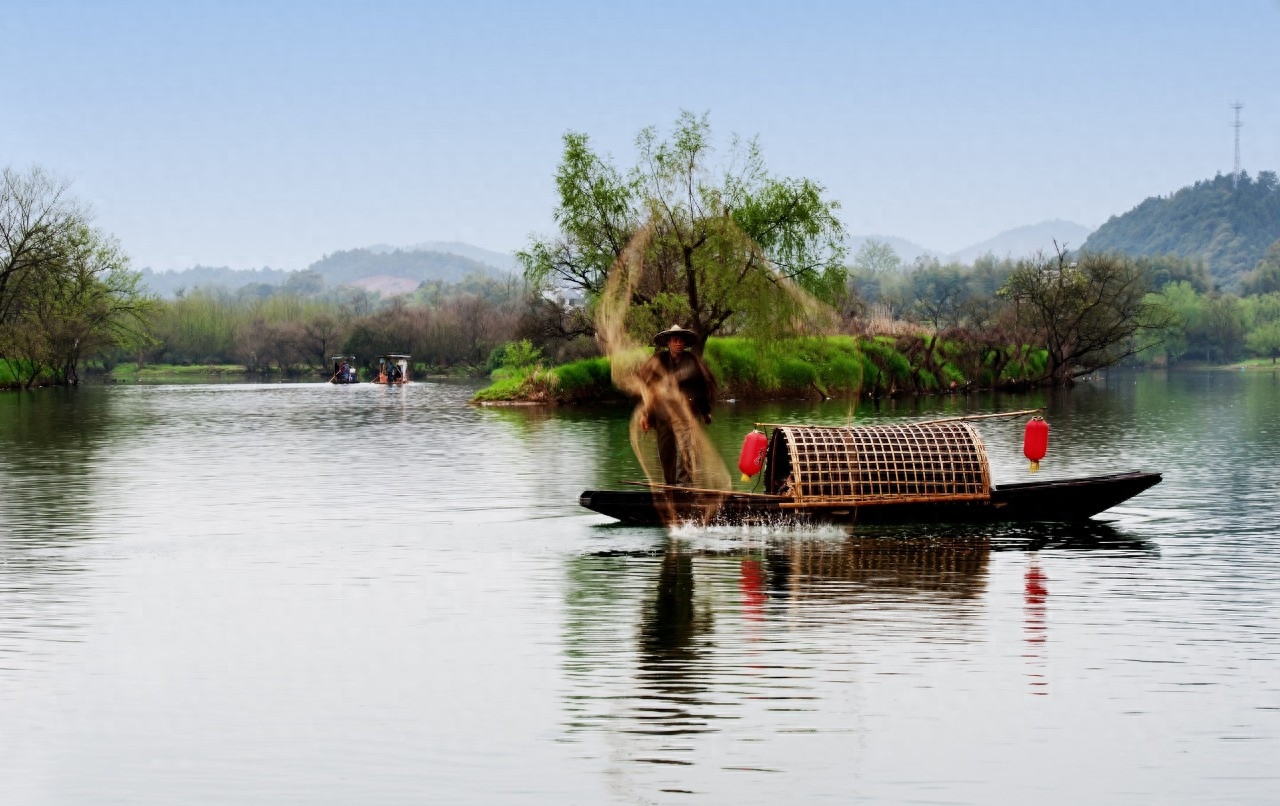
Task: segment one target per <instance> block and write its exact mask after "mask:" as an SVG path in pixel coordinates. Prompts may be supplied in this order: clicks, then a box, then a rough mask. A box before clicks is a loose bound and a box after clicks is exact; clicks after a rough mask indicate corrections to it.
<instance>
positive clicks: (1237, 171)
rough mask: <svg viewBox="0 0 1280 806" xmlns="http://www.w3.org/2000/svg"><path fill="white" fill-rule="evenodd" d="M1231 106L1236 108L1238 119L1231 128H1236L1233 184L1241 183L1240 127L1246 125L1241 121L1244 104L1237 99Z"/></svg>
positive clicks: (1232, 173)
mask: <svg viewBox="0 0 1280 806" xmlns="http://www.w3.org/2000/svg"><path fill="white" fill-rule="evenodd" d="M1231 108H1232V109H1234V110H1235V113H1236V120H1235V122H1234V123H1232V124H1231V128H1233V129H1235V130H1236V165H1235V170H1233V171H1232V172H1231V182H1232V184H1239V183H1240V127H1241V126H1243V125H1244V124H1243V123H1241V122H1240V110H1241V109H1244V104H1242V103H1240V102H1239V101H1236V102H1235V103H1233V104H1232V105H1231Z"/></svg>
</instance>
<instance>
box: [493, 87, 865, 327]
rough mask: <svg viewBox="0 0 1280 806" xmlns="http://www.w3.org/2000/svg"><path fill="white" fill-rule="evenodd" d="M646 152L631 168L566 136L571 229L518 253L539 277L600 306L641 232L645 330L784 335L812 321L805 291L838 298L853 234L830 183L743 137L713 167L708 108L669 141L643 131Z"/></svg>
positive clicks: (564, 176)
mask: <svg viewBox="0 0 1280 806" xmlns="http://www.w3.org/2000/svg"><path fill="white" fill-rule="evenodd" d="M636 150H637V152H638V159H637V162H636V165H635V166H634V167H633V168H631V169H630V170H628V171H626V172H623V171H621V170H619V169H618V168H617V167H616V166H615V165H614V164H613V163H612V162H611V161H610V160H609V159H607V158H604V157H601V156H600V155H598V154H596V153H595V152H594V151H593V150H592V149H591V146H590V141H589V139H588V137H587V135H585V134H581V133H569V134H567V135H565V138H564V156H563V159H562V161H561V164H560V166H559V168H558V170H557V171H556V188H557V191H558V193H559V197H560V200H559V204H558V205H557V207H556V209H555V213H554V217H555V221H556V223H557V225H558V226H559V229H560V231H559V233H558V234H557V235H555V236H552V237H548V238H536V239H534V240H533V241H532V243H531V244H530V245H529V247H528V248H527V249H526V250H523V251H521V252H519V253H517V256H518V258H519V259H520V261H521V263H522V265H523V268H524V271H525V275H526V277H527V278H528V279H529V280H530V281H531V282H532V283H534V284H535V285H537V286H540V287H547V286H552V287H559V288H566V289H573V290H575V291H578V292H581V293H582V294H583V296H584V297H586V299H587V300H588V302H591V301H594V300H596V299H598V298H599V295H600V294H601V293H603V291H604V290H605V287H606V284H607V282H608V278H609V274H610V272H611V271H612V270H614V269H615V267H621V261H620V259H621V258H622V256H623V254H624V252H626V251H627V249H628V246H630V245H632V244H633V241H635V240H636V239H641V240H642V241H643V243H641V244H639V245H638V246H639V248H640V252H641V259H640V270H642V271H643V274H644V276H643V278H641V279H640V280H639V281H638V282H635V283H630V284H628V287H629V288H630V293H631V299H630V303H631V305H632V310H631V312H630V314H629V316H628V321H629V325H630V327H631V329H633V330H634V331H636V332H642V331H645V330H652V329H654V328H661V327H666V326H667V325H670V324H671V323H672V322H678V323H680V324H684V325H687V326H688V327H691V328H693V329H694V330H695V331H697V332H699V333H700V334H703V335H704V336H709V335H713V334H716V333H721V332H735V333H759V334H765V333H768V334H777V333H780V332H785V331H787V330H788V329H791V328H793V327H794V326H795V324H796V322H797V321H798V319H799V318H801V317H802V314H803V311H802V310H801V308H802V305H801V304H800V303H798V302H797V299H798V298H797V295H795V294H794V293H793V289H794V288H799V289H802V290H803V291H805V292H807V293H808V294H810V295H812V296H813V297H816V298H817V299H819V300H822V301H824V302H837V301H838V300H837V297H838V296H839V295H840V294H841V293H842V291H843V289H844V287H845V276H846V275H845V268H844V249H843V246H842V241H843V236H844V231H843V227H842V226H841V224H840V222H839V220H838V219H837V218H836V211H837V210H838V209H839V205H838V203H837V202H835V201H833V200H830V199H827V198H826V197H825V190H824V188H823V187H822V186H821V185H819V184H817V183H816V182H814V181H812V180H809V179H791V178H780V177H775V176H773V175H771V174H770V173H769V172H768V170H767V168H766V166H765V162H764V158H763V156H762V155H761V152H760V148H759V145H758V143H757V142H756V140H754V139H752V140H747V141H744V140H741V139H738V138H736V137H735V138H733V139H732V140H731V141H730V144H729V148H728V150H727V153H726V158H725V159H724V160H722V161H721V162H719V163H716V162H714V161H713V156H714V144H713V139H712V133H711V127H710V124H709V123H708V120H707V117H706V116H705V115H703V116H701V117H698V116H695V115H693V114H691V113H688V112H685V113H682V114H681V116H680V118H679V119H678V120H677V122H676V125H675V129H674V131H673V132H672V133H671V135H670V136H669V137H668V138H665V139H664V138H662V137H661V136H660V135H659V133H658V131H657V129H655V128H653V127H650V128H646V129H644V130H643V131H641V132H640V134H639V136H638V137H637V138H636ZM630 270H633V271H634V270H637V269H636V268H635V267H632V268H631V269H630Z"/></svg>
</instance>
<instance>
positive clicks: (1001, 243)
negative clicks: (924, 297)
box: [947, 221, 1091, 263]
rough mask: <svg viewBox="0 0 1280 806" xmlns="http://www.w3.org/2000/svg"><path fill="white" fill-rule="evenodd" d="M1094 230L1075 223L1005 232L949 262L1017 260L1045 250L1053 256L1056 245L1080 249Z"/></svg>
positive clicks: (954, 255)
mask: <svg viewBox="0 0 1280 806" xmlns="http://www.w3.org/2000/svg"><path fill="white" fill-rule="evenodd" d="M1090 232H1091V230H1090V229H1089V228H1088V227H1086V226H1084V225H1083V224H1077V223H1075V222H1074V221H1043V222H1041V223H1039V224H1031V225H1028V226H1025V227H1016V228H1014V229H1010V230H1005V231H1004V232H1002V233H1000V234H999V235H996V236H995V237H994V238H988V239H987V240H985V241H983V242H981V243H976V244H974V245H973V246H969V247H965V248H964V249H961V250H960V251H958V252H953V253H951V254H950V255H947V260H948V261H955V262H957V263H973V261H974V260H975V259H977V258H979V257H981V256H982V255H985V254H988V253H990V254H992V255H995V256H996V257H998V258H1005V257H1008V258H1013V259H1014V260H1017V259H1018V258H1021V257H1027V256H1029V255H1033V254H1035V253H1036V252H1039V251H1044V252H1046V253H1050V254H1052V252H1053V242H1054V241H1055V240H1056V241H1057V242H1058V246H1060V247H1061V246H1069V247H1070V248H1072V249H1078V248H1080V246H1081V245H1082V244H1083V243H1084V242H1085V239H1087V238H1088V237H1089V233H1090Z"/></svg>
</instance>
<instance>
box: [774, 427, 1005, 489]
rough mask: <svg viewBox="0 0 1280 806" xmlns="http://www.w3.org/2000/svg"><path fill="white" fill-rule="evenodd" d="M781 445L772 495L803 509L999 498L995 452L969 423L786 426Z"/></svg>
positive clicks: (777, 435)
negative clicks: (990, 454) (992, 463)
mask: <svg viewBox="0 0 1280 806" xmlns="http://www.w3.org/2000/svg"><path fill="white" fill-rule="evenodd" d="M779 440H781V443H779ZM773 442H774V444H772V445H771V446H770V451H769V460H770V464H771V467H770V485H769V486H770V488H771V489H770V492H774V493H776V494H781V495H787V496H791V497H793V498H794V499H795V504H794V505H796V506H812V505H815V504H816V505H850V506H859V505H864V504H893V503H913V502H941V501H985V500H989V499H990V497H991V471H990V467H989V465H988V462H987V449H986V446H984V445H983V444H982V439H981V437H979V436H978V432H977V431H976V430H975V429H974V428H973V426H971V425H969V424H968V423H962V422H938V423H915V424H911V425H875V426H862V427H856V428H838V427H823V426H800V425H783V426H778V427H777V428H776V429H775V430H774V435H773Z"/></svg>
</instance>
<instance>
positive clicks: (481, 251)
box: [369, 241, 520, 274]
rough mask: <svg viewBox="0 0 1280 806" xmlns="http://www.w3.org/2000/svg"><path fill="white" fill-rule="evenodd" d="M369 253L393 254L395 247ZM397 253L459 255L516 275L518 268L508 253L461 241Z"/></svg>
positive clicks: (418, 245) (382, 246) (380, 247)
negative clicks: (444, 253)
mask: <svg viewBox="0 0 1280 806" xmlns="http://www.w3.org/2000/svg"><path fill="white" fill-rule="evenodd" d="M369 251H371V252H395V251H397V249H396V247H394V246H388V245H387V244H377V245H376V246H370V247H369ZM399 251H403V252H446V253H448V254H451V255H461V256H462V257H465V258H470V259H472V260H474V261H476V262H477V263H484V264H485V265H487V266H492V267H494V268H495V269H500V270H501V271H505V272H511V273H513V274H514V273H518V272H519V271H520V266H519V265H518V264H517V263H516V256H515V255H513V254H511V253H510V252H495V251H493V250H492V249H485V248H483V247H479V246H472V245H471V244H469V243H463V242H461V241H423V242H422V243H415V244H413V245H412V246H406V247H403V248H401V249H400V250H399Z"/></svg>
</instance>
